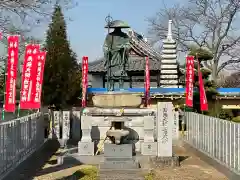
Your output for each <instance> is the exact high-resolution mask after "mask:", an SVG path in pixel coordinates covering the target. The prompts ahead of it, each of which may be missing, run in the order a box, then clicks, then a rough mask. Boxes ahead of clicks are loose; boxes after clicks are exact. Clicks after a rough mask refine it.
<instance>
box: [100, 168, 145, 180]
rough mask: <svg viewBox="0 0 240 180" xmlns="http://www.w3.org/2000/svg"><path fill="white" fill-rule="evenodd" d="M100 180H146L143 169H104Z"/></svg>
mask: <svg viewBox="0 0 240 180" xmlns="http://www.w3.org/2000/svg"><path fill="white" fill-rule="evenodd" d="M99 179H100V180H113V179H119V180H144V176H143V173H142V171H141V170H132V169H129V170H104V171H102V170H101V171H100V172H99Z"/></svg>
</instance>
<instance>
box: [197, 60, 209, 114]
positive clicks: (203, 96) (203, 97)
mask: <svg viewBox="0 0 240 180" xmlns="http://www.w3.org/2000/svg"><path fill="white" fill-rule="evenodd" d="M198 83H199V94H200V109H201V111H208V102H207V98H206V92H205V88H204V82H203V78H202V72H201V69H200V63H199V62H198Z"/></svg>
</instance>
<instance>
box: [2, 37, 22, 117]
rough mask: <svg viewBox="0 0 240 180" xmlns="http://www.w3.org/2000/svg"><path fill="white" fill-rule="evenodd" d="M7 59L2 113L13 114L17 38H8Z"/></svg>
mask: <svg viewBox="0 0 240 180" xmlns="http://www.w3.org/2000/svg"><path fill="white" fill-rule="evenodd" d="M7 40H8V59H7V66H6V68H7V69H6V74H7V77H6V84H5V104H4V111H6V112H14V111H15V107H16V82H17V67H18V47H19V36H18V35H13V36H8V38H7Z"/></svg>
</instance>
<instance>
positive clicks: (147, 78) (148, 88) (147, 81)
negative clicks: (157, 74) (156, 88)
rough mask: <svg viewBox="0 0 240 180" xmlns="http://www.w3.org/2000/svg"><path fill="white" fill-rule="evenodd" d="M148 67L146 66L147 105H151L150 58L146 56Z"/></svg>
mask: <svg viewBox="0 0 240 180" xmlns="http://www.w3.org/2000/svg"><path fill="white" fill-rule="evenodd" d="M145 60H146V67H145V106H146V107H148V106H149V100H150V94H149V93H150V73H149V58H148V57H146V58H145Z"/></svg>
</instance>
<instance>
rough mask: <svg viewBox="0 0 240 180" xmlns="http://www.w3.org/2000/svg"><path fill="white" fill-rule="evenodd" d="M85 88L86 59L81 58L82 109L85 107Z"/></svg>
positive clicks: (86, 84)
mask: <svg viewBox="0 0 240 180" xmlns="http://www.w3.org/2000/svg"><path fill="white" fill-rule="evenodd" d="M87 87H88V57H87V56H83V58H82V107H86V106H87V97H86V96H87Z"/></svg>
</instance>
